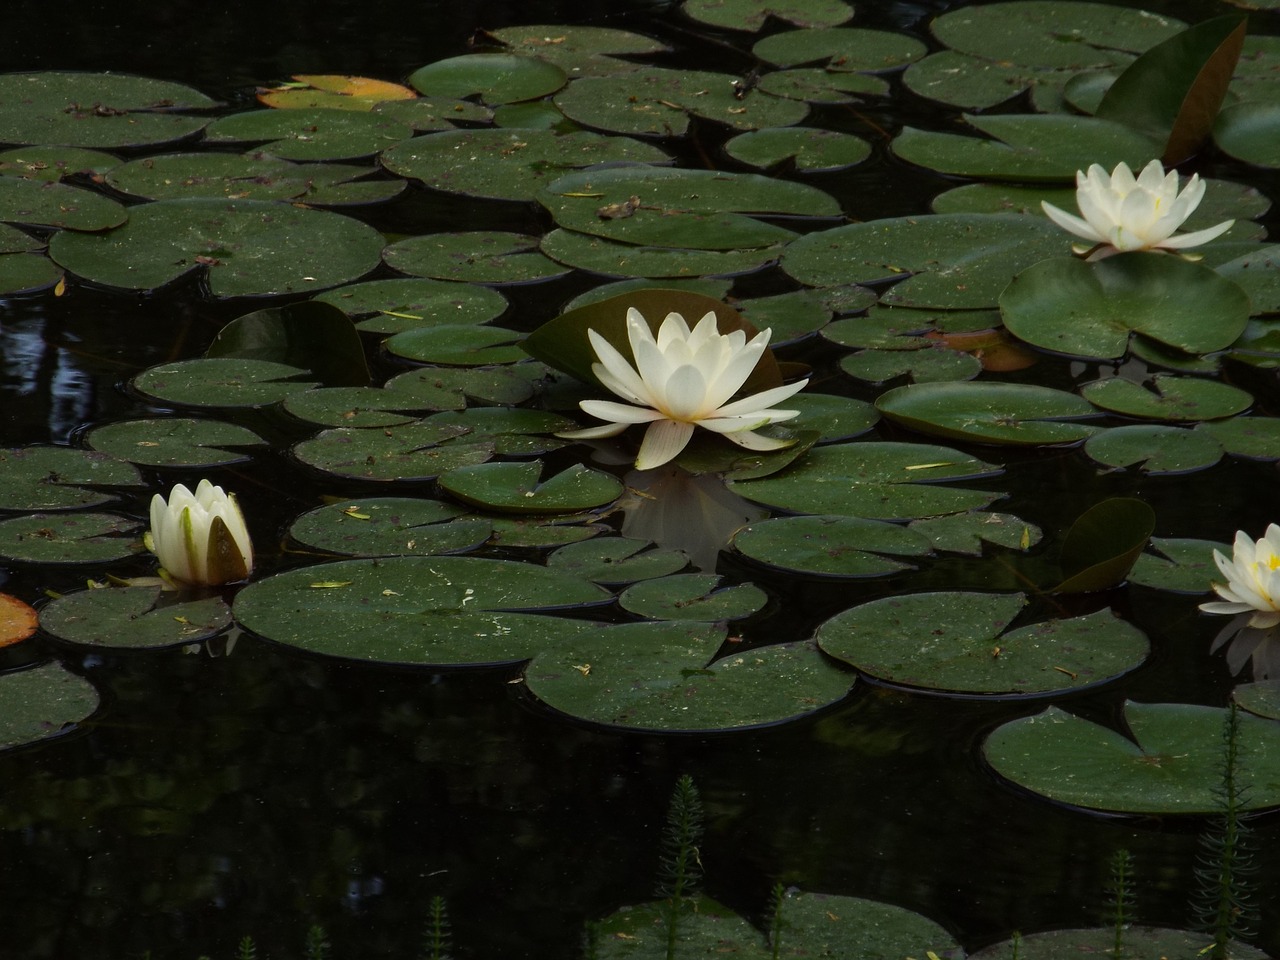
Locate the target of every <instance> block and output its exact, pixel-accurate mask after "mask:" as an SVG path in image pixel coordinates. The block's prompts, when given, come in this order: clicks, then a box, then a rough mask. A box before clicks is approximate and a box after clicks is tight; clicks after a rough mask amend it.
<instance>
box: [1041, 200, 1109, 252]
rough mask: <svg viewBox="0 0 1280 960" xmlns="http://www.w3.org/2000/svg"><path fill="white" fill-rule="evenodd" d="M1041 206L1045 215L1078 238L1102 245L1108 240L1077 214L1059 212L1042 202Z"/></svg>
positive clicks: (1052, 206)
mask: <svg viewBox="0 0 1280 960" xmlns="http://www.w3.org/2000/svg"><path fill="white" fill-rule="evenodd" d="M1040 206H1041V207H1042V208H1043V209H1044V212H1045V215H1046V216H1047V217H1048V218H1049V219H1050V220H1052V221H1053V222H1054V223H1056V224H1057V225H1058V226H1060V227H1061V228H1062V229H1063V230H1066V231H1067V232H1069V233H1074V234H1075V235H1076V236H1077V237H1084V238H1085V239H1086V240H1093V241H1094V242H1095V243H1102V242H1104V241H1105V240H1106V239H1107V238H1106V237H1104V236H1102V235H1101V234H1100V233H1098V231H1097V230H1095V229H1094V228H1093V227H1092V226H1091V225H1090V224H1088V223H1087V222H1085V221H1084V220H1081V219H1080V218H1079V217H1077V216H1076V215H1075V214H1072V213H1067V212H1066V211H1065V210H1059V209H1058V208H1057V207H1055V206H1054V205H1053V204H1052V203H1049V202H1048V201H1045V200H1041V201H1040Z"/></svg>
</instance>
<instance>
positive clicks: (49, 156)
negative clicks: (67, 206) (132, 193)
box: [0, 145, 121, 181]
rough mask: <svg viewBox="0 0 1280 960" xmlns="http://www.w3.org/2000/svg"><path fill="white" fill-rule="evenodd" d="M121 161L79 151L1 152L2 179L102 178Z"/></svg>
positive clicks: (44, 148) (97, 152)
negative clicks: (79, 176) (82, 175)
mask: <svg viewBox="0 0 1280 960" xmlns="http://www.w3.org/2000/svg"><path fill="white" fill-rule="evenodd" d="M120 162H121V161H120V159H119V158H118V157H115V156H112V155H111V154H109V153H103V152H102V151H101V150H84V149H82V148H80V147H50V146H43V145H40V146H29V147H15V148H14V149H12V150H4V151H0V176H8V177H29V178H30V179H32V180H46V181H54V180H62V179H64V178H65V177H70V176H74V175H75V174H77V173H84V174H88V175H89V176H100V175H102V174H105V173H106V172H107V171H108V170H111V169H112V168H114V167H117V166H119V165H120Z"/></svg>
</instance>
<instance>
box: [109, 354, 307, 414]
mask: <svg viewBox="0 0 1280 960" xmlns="http://www.w3.org/2000/svg"><path fill="white" fill-rule="evenodd" d="M308 375H309V371H307V370H302V369H299V368H298V367H292V366H289V365H288V364H285V363H275V362H273V361H270V360H238V359H233V358H230V357H203V358H201V359H198V360H179V361H177V362H176V363H164V364H161V365H160V366H158V367H150V368H149V369H146V370H143V371H142V373H140V374H138V375H137V376H136V377H134V378H133V381H132V384H133V388H134V389H135V390H137V391H138V392H139V393H141V394H143V395H145V396H148V397H154V398H155V399H157V400H163V401H165V402H166V403H177V404H183V405H184V406H192V407H215V408H227V409H236V408H243V407H265V406H267V405H268V404H272V403H276V402H278V401H280V400H283V399H284V398H285V397H287V396H288V395H289V394H291V393H299V392H301V391H303V390H310V389H311V388H312V387H315V386H317V384H316V382H315V381H313V380H305V379H303V378H304V377H307V376H308Z"/></svg>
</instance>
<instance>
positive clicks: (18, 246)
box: [0, 223, 45, 253]
mask: <svg viewBox="0 0 1280 960" xmlns="http://www.w3.org/2000/svg"><path fill="white" fill-rule="evenodd" d="M44 247H45V244H44V243H43V242H42V241H40V240H37V239H36V238H35V237H32V236H29V235H28V234H25V233H23V232H22V231H21V230H19V229H18V228H17V227H11V226H9V225H8V224H7V223H0V253H36V252H38V251H40V250H43V249H44Z"/></svg>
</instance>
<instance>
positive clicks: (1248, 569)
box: [1200, 523, 1280, 629]
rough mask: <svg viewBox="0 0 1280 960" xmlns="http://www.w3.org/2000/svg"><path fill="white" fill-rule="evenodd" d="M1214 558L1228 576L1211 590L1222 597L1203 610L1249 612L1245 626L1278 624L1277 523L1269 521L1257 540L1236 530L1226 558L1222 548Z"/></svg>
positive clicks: (1279, 542)
mask: <svg viewBox="0 0 1280 960" xmlns="http://www.w3.org/2000/svg"><path fill="white" fill-rule="evenodd" d="M1213 560H1214V562H1215V563H1216V564H1217V565H1218V569H1219V570H1220V571H1222V575H1223V576H1224V577H1226V578H1227V582H1226V583H1215V584H1214V585H1213V591H1214V593H1216V594H1217V595H1218V596H1220V597H1221V598H1222V599H1221V600H1211V601H1209V602H1208V603H1202V604H1200V609H1201V610H1203V611H1204V612H1205V613H1225V614H1238V613H1251V614H1252V616H1251V617H1250V618H1249V623H1248V626H1250V627H1253V628H1255V629H1266V628H1268V627H1274V626H1276V625H1277V624H1280V573H1277V572H1276V571H1277V569H1280V526H1278V525H1276V524H1274V523H1273V524H1270V525H1268V527H1267V532H1266V534H1265V535H1264V536H1262V537H1260V538H1259V539H1258V542H1257V543H1254V541H1253V540H1252V539H1251V538H1250V537H1249V535H1248V534H1247V533H1245V532H1244V531H1243V530H1237V531H1236V542H1235V545H1234V547H1233V549H1232V556H1231V559H1230V560H1228V559H1227V558H1226V556H1224V555H1223V554H1222V552H1221V551H1219V550H1215V551H1213Z"/></svg>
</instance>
